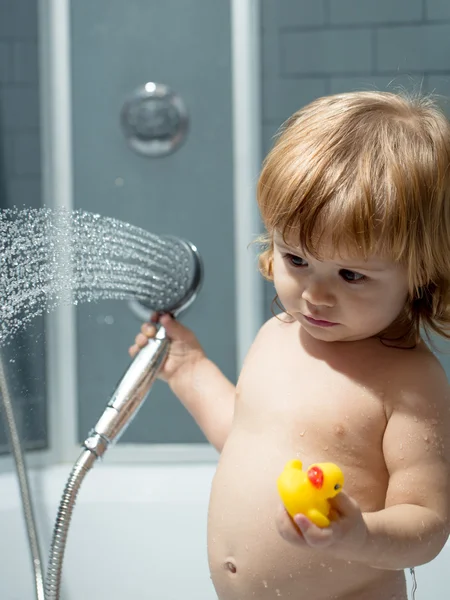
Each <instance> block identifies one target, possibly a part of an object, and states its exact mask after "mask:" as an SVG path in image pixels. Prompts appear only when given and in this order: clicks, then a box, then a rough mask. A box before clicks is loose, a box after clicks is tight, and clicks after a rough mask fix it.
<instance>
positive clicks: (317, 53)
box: [262, 0, 450, 316]
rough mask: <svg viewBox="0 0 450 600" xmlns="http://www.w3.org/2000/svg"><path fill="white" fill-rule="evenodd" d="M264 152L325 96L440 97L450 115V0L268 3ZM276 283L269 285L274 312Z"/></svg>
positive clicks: (264, 8) (279, 0) (265, 2)
mask: <svg viewBox="0 0 450 600" xmlns="http://www.w3.org/2000/svg"><path fill="white" fill-rule="evenodd" d="M262 54H263V67H262V73H263V144H264V148H263V151H264V154H266V153H267V152H268V150H269V149H270V147H271V145H272V137H273V135H274V134H275V132H276V130H277V129H278V127H279V126H280V124H281V123H282V122H283V121H284V120H285V119H286V118H287V117H289V116H290V115H291V114H292V113H293V112H295V111H296V110H298V109H299V108H301V107H302V106H304V105H305V104H307V103H308V102H310V101H312V100H313V99H314V98H317V97H319V96H323V95H325V94H334V93H339V92H347V91H353V90H358V89H366V90H367V89H378V90H391V91H396V89H399V88H407V89H414V90H423V91H424V92H434V93H436V94H441V95H442V96H443V97H442V98H441V105H442V107H443V108H444V110H446V112H447V114H450V102H449V101H448V100H447V98H446V97H447V96H448V97H450V1H449V0H262ZM273 295H274V292H273V287H272V286H270V285H268V286H267V300H266V315H267V316H270V302H271V300H272V298H273Z"/></svg>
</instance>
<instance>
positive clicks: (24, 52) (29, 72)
mask: <svg viewBox="0 0 450 600" xmlns="http://www.w3.org/2000/svg"><path fill="white" fill-rule="evenodd" d="M13 73H14V81H15V82H16V83H36V82H37V81H38V78H39V65H38V47H37V42H36V41H33V40H31V41H19V42H14V45H13Z"/></svg>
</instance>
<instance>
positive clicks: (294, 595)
mask: <svg viewBox="0 0 450 600" xmlns="http://www.w3.org/2000/svg"><path fill="white" fill-rule="evenodd" d="M273 434H274V436H275V437H276V438H278V436H276V433H275V431H274V432H273ZM275 441H276V443H270V442H275ZM286 445H287V442H286V441H285V440H283V439H282V438H280V439H276V440H274V439H272V440H271V439H270V435H269V436H268V435H267V431H266V432H265V433H264V435H259V434H256V435H252V434H250V433H249V431H248V430H246V431H242V432H241V431H240V430H239V428H235V429H234V430H233V432H232V433H231V435H230V437H229V439H228V440H227V443H226V446H225V448H224V450H223V452H222V456H221V459H220V463H219V466H218V469H217V473H216V476H215V478H214V482H213V486H212V492H211V501H210V507H209V516H208V554H209V562H210V569H211V576H212V580H213V583H214V585H215V587H216V591H217V595H218V597H219V600H247V599H248V600H250V599H256V600H265V599H269V598H270V599H276V598H277V597H280V598H281V597H284V598H289V599H290V600H300V599H302V600H304V599H305V598H308V600H322V599H323V600H331V599H332V598H339V600H341V599H347V598H348V599H349V600H350V599H353V598H358V600H362V599H363V598H364V599H366V598H367V600H372V599H373V600H381V598H382V597H383V599H384V598H386V597H392V596H393V595H394V594H397V595H396V598H397V599H398V600H403V599H405V600H406V594H405V592H404V585H405V584H404V577H403V573H402V572H401V573H399V572H394V571H390V572H389V571H381V570H379V569H371V568H369V567H365V566H363V565H361V564H357V563H349V562H347V561H338V560H331V559H329V558H327V557H326V556H325V555H323V554H320V553H319V552H317V551H313V550H309V549H306V550H305V549H303V548H300V547H296V546H294V545H292V544H289V543H288V542H286V541H285V540H284V539H283V538H282V537H281V536H280V534H279V533H278V531H277V528H276V522H275V518H276V513H277V509H278V507H279V503H280V500H279V496H278V493H277V489H276V479H277V477H278V475H279V473H280V472H281V470H282V469H283V466H284V464H285V462H286V461H287V460H289V458H294V457H295V454H294V456H292V449H290V448H287V447H286ZM307 450H308V449H307V445H306V444H305V447H304V448H303V455H302V456H299V458H301V459H302V460H304V467H306V466H308V465H309V464H310V463H313V462H316V461H317V460H318V459H322V457H317V456H316V457H314V456H312V455H308V451H307ZM313 451H314V449H311V454H312V453H313ZM329 460H333V462H336V463H337V464H339V462H340V461H339V457H331V456H330V457H329ZM347 471H348V469H347ZM350 479H351V477H350ZM350 493H351V491H350ZM385 586H387V588H386V589H384V588H385ZM364 588H368V589H369V591H370V589H376V590H378V592H380V590H381V589H383V596H379V595H378V594H377V595H373V596H371V595H367V596H366V595H362V594H361V593H360V592H361V590H362V589H364ZM402 593H403V594H404V595H402ZM353 594H356V595H355V596H353ZM388 594H390V595H388Z"/></svg>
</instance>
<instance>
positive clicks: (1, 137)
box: [0, 124, 14, 188]
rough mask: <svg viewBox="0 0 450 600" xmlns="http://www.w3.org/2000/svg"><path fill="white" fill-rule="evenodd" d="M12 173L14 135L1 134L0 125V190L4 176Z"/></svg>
mask: <svg viewBox="0 0 450 600" xmlns="http://www.w3.org/2000/svg"><path fill="white" fill-rule="evenodd" d="M13 173H14V134H11V133H10V134H7V133H4V132H2V130H1V124H0V188H1V179H2V177H3V176H4V175H7V176H8V175H12V174H13Z"/></svg>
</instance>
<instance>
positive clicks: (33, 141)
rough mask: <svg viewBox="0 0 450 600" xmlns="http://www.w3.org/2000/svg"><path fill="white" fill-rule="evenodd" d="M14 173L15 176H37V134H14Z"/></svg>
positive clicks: (39, 166) (38, 146) (38, 151)
mask: <svg viewBox="0 0 450 600" xmlns="http://www.w3.org/2000/svg"><path fill="white" fill-rule="evenodd" d="M14 172H15V173H16V174H17V175H38V174H39V173H40V172H41V148H40V137H39V132H38V131H36V132H31V133H16V135H15V136H14Z"/></svg>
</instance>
